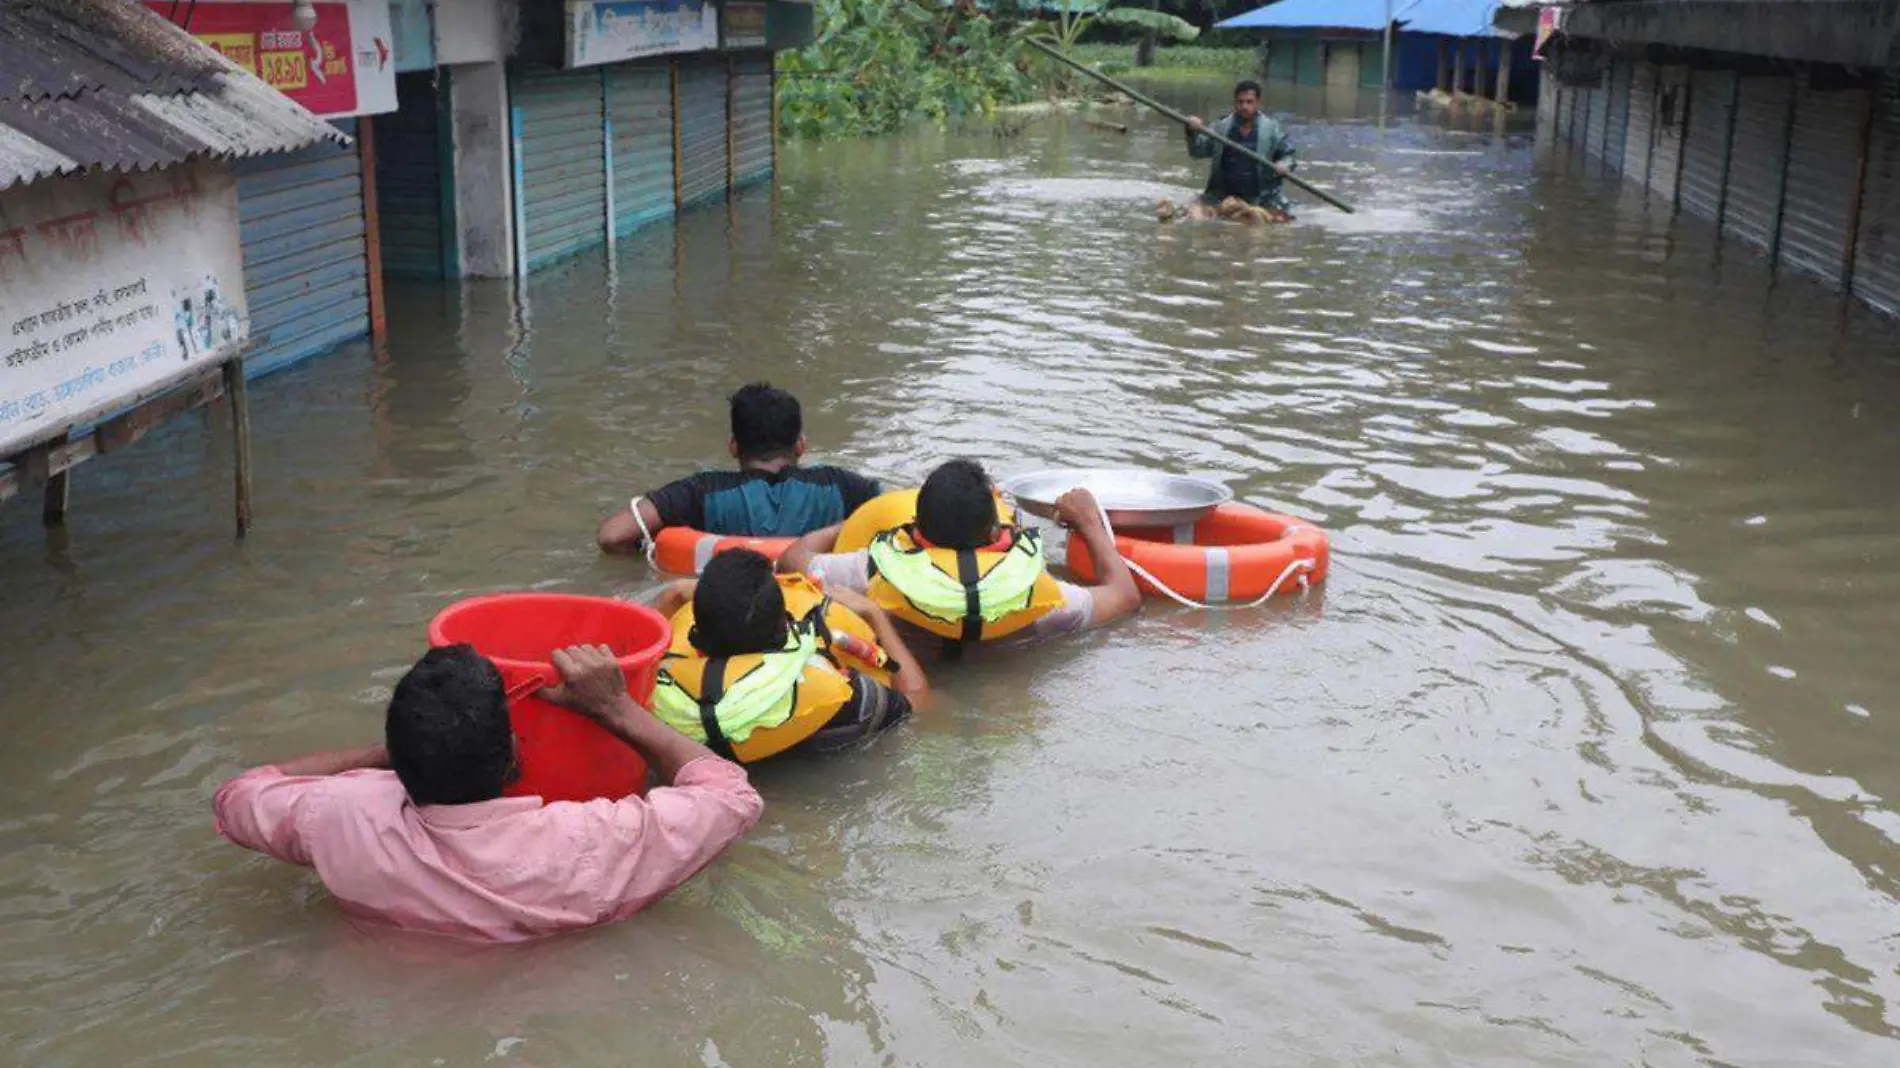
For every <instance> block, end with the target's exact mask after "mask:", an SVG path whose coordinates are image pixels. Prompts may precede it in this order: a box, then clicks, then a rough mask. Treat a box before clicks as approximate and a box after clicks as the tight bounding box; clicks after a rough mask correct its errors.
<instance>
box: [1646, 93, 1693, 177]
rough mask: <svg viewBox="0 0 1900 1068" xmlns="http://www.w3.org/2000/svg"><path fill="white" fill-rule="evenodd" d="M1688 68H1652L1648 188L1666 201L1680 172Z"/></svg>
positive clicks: (1686, 102) (1687, 95) (1685, 117)
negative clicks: (1652, 117) (1653, 89)
mask: <svg viewBox="0 0 1900 1068" xmlns="http://www.w3.org/2000/svg"><path fill="white" fill-rule="evenodd" d="M1688 106H1689V68H1687V67H1658V68H1657V69H1656V105H1655V129H1654V131H1653V133H1652V134H1651V138H1650V149H1649V188H1650V189H1651V190H1652V191H1653V192H1655V193H1657V194H1659V195H1660V196H1661V197H1662V198H1663V200H1665V201H1667V202H1668V203H1671V204H1673V203H1675V201H1676V186H1677V181H1678V179H1679V178H1680V177H1681V174H1682V138H1683V128H1684V123H1685V122H1686V121H1687V120H1688V117H1689V116H1688Z"/></svg>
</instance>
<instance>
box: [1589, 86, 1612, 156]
mask: <svg viewBox="0 0 1900 1068" xmlns="http://www.w3.org/2000/svg"><path fill="white" fill-rule="evenodd" d="M1611 84H1612V78H1611V76H1610V72H1609V71H1604V72H1603V78H1602V80H1601V81H1599V82H1598V83H1597V87H1596V88H1595V89H1592V90H1590V104H1589V107H1590V110H1589V113H1588V114H1587V115H1585V117H1584V129H1583V148H1584V151H1586V152H1588V153H1589V154H1590V155H1592V156H1595V157H1597V158H1598V159H1602V158H1603V137H1604V131H1605V130H1607V129H1609V126H1610V85H1611Z"/></svg>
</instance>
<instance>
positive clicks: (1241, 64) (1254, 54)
mask: <svg viewBox="0 0 1900 1068" xmlns="http://www.w3.org/2000/svg"><path fill="white" fill-rule="evenodd" d="M1071 54H1072V55H1074V56H1075V58H1077V59H1079V60H1081V61H1082V62H1084V63H1087V64H1089V65H1091V66H1094V67H1099V68H1101V69H1102V70H1104V71H1108V70H1109V67H1110V66H1111V65H1114V64H1121V65H1122V66H1123V68H1124V69H1125V68H1126V66H1127V65H1128V64H1129V63H1130V62H1131V61H1132V60H1133V57H1134V54H1135V46H1134V45H1133V44H1085V45H1077V46H1076V48H1075V51H1074V52H1072V53H1071ZM1170 71H1180V72H1184V73H1185V72H1190V71H1193V72H1203V73H1208V74H1232V75H1235V76H1244V75H1249V74H1253V75H1257V74H1259V73H1260V53H1259V52H1258V51H1257V50H1256V49H1252V48H1202V47H1197V46H1186V47H1184V46H1181V45H1173V46H1163V47H1161V48H1157V49H1155V55H1154V65H1153V66H1151V67H1143V68H1141V72H1142V73H1144V74H1151V75H1152V74H1160V73H1166V72H1170ZM1111 73H1112V72H1111Z"/></svg>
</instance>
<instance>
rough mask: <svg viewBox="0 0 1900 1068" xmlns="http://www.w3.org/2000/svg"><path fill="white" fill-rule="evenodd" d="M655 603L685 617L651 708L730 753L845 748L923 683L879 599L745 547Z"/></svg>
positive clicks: (918, 692) (890, 719) (893, 719)
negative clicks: (786, 568)
mask: <svg viewBox="0 0 1900 1068" xmlns="http://www.w3.org/2000/svg"><path fill="white" fill-rule="evenodd" d="M689 606H690V607H689ZM654 608H656V609H657V610H659V611H660V612H662V613H664V614H666V615H667V616H669V617H670V618H672V619H674V620H675V626H676V627H685V628H688V629H686V630H683V631H681V632H679V633H676V634H675V635H674V643H673V651H672V652H669V653H668V654H667V657H666V658H665V659H664V660H663V661H662V662H661V668H660V681H659V685H658V687H657V688H656V690H655V693H654V706H653V707H654V714H655V715H657V716H659V717H660V719H661V720H662V722H666V723H668V724H669V725H671V726H673V727H674V728H675V729H676V730H679V731H680V732H681V733H684V734H686V735H687V736H688V737H692V738H695V739H700V738H704V739H705V741H706V743H707V745H709V746H710V747H711V748H712V749H713V750H714V752H718V753H720V754H721V755H723V756H726V757H727V759H732V760H737V761H740V762H742V763H750V762H752V761H754V760H761V759H764V758H766V757H769V756H771V755H773V754H776V753H779V752H782V751H784V750H786V749H790V748H793V747H797V748H800V749H813V750H819V751H832V750H837V749H843V748H846V747H849V746H851V745H854V744H856V743H858V742H860V741H863V740H865V739H867V738H869V737H871V736H872V735H875V734H877V733H879V732H880V731H883V730H885V729H888V728H890V727H892V726H895V725H896V724H898V723H899V722H902V721H903V720H904V719H905V718H906V717H907V716H908V715H909V714H910V713H911V711H912V702H913V701H919V700H921V699H922V697H923V695H924V694H925V693H926V692H928V689H929V685H930V684H929V680H928V679H927V678H926V677H925V675H924V670H923V667H922V665H921V664H919V663H918V661H917V658H916V656H915V655H913V654H912V653H911V651H910V649H909V648H908V647H907V646H906V645H905V643H904V640H903V638H902V637H901V636H899V635H898V633H897V631H896V628H895V627H893V626H892V624H891V620H890V618H889V617H888V616H887V615H885V613H884V612H883V610H882V609H880V608H878V607H877V606H876V605H875V604H872V603H871V602H870V601H869V600H867V599H866V598H864V597H862V596H859V595H856V594H853V593H850V592H848V591H841V592H840V593H838V594H837V595H835V596H827V595H826V594H825V593H824V592H823V591H821V590H819V589H818V588H817V587H816V586H815V585H814V584H813V583H812V582H811V580H809V579H806V578H804V577H802V576H790V575H786V576H775V575H774V574H773V570H772V562H771V561H770V560H768V559H766V558H765V557H764V556H763V555H761V554H759V553H756V552H753V551H751V550H749V549H732V550H728V551H726V552H723V553H720V554H718V555H717V556H715V557H713V558H712V560H711V561H710V562H708V563H707V565H706V569H705V571H704V573H702V574H701V576H700V577H699V579H697V580H692V579H687V580H682V581H679V582H675V583H672V584H671V585H669V586H668V587H667V588H666V589H665V590H663V591H661V593H660V596H659V597H658V598H657V599H656V600H655V601H654ZM854 631H855V633H854ZM867 639H874V640H867ZM715 672H716V677H715Z"/></svg>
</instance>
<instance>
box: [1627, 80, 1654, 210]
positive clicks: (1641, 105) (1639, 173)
mask: <svg viewBox="0 0 1900 1068" xmlns="http://www.w3.org/2000/svg"><path fill="white" fill-rule="evenodd" d="M1628 110H1629V121H1628V123H1627V124H1626V125H1625V126H1624V129H1623V173H1624V174H1625V175H1627V176H1628V178H1629V180H1630V181H1632V182H1635V183H1636V184H1637V185H1641V186H1647V185H1648V184H1649V152H1650V149H1651V148H1652V147H1653V146H1654V144H1655V138H1656V68H1655V67H1654V66H1653V65H1651V64H1648V63H1637V64H1633V65H1632V66H1631V69H1630V91H1629V104H1628Z"/></svg>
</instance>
